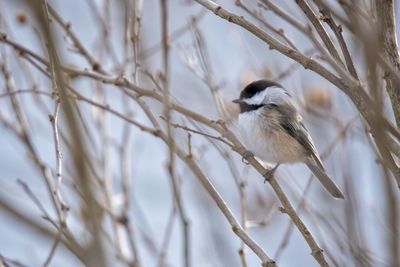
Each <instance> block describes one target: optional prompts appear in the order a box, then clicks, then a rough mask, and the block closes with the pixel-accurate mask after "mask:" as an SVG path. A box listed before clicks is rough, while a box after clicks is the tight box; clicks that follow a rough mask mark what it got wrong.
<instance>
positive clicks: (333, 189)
mask: <svg viewBox="0 0 400 267" xmlns="http://www.w3.org/2000/svg"><path fill="white" fill-rule="evenodd" d="M306 164H307V166H308V168H310V170H311V171H312V172H313V173H314V175H315V176H316V177H317V178H318V180H319V181H320V182H321V184H322V185H323V186H324V188H325V189H326V191H328V192H329V193H330V194H331V195H332V196H333V197H335V198H344V196H343V193H342V191H340V189H339V187H338V186H337V184H336V183H335V182H334V181H333V180H332V179H331V178H329V176H328V175H327V174H326V172H325V171H324V170H323V169H321V168H320V167H319V166H318V165H317V164H316V163H315V162H314V161H313V160H309V161H307V162H306Z"/></svg>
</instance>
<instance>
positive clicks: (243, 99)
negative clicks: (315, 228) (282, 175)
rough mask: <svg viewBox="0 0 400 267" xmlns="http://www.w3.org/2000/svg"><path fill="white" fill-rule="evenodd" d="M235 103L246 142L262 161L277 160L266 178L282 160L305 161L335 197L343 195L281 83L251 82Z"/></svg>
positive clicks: (266, 175)
mask: <svg viewBox="0 0 400 267" xmlns="http://www.w3.org/2000/svg"><path fill="white" fill-rule="evenodd" d="M233 102H234V103H237V104H239V106H240V114H239V118H238V124H239V128H240V133H241V135H242V141H243V142H244V144H245V145H246V146H247V148H248V149H249V151H250V152H251V153H253V154H254V155H255V156H256V157H258V158H260V159H261V160H264V161H267V162H271V163H276V165H275V167H274V168H272V169H271V170H269V171H268V172H267V173H266V174H265V177H266V179H268V178H270V177H271V176H272V174H273V173H274V171H275V170H276V168H277V167H278V166H279V164H281V163H295V162H304V163H305V164H306V165H307V166H308V167H309V168H310V170H311V171H312V172H313V173H314V175H315V176H316V177H317V178H318V179H319V181H320V182H321V184H322V185H323V186H324V187H325V189H326V190H327V191H328V192H329V193H330V194H331V195H332V196H334V197H336V198H344V196H343V193H342V192H341V191H340V189H339V187H338V186H337V185H336V183H335V182H334V181H332V179H331V178H329V176H328V175H327V174H326V172H325V169H324V166H323V165H322V162H321V159H320V157H319V155H318V153H317V151H316V149H315V146H314V143H313V140H312V139H311V136H310V134H309V133H308V131H307V129H306V128H305V126H304V124H303V118H302V117H301V115H300V114H299V113H298V111H297V109H296V107H295V105H294V103H293V100H292V97H291V96H290V95H289V93H288V92H287V91H286V90H285V89H283V88H282V86H281V85H279V84H277V83H275V82H272V81H266V80H259V81H255V82H252V83H250V84H249V85H247V86H246V87H245V88H244V89H243V91H242V92H241V93H240V98H239V99H237V100H234V101H233Z"/></svg>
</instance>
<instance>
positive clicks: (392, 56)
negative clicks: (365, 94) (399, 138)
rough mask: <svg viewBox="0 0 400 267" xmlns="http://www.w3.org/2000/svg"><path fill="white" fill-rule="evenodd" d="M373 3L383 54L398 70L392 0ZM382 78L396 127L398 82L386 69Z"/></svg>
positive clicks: (399, 101)
mask: <svg viewBox="0 0 400 267" xmlns="http://www.w3.org/2000/svg"><path fill="white" fill-rule="evenodd" d="M375 3H376V11H377V16H378V23H379V28H378V31H379V35H380V39H381V40H382V45H383V47H382V49H383V54H384V55H385V57H386V58H387V59H388V60H389V61H390V63H391V64H392V65H393V66H394V67H395V69H396V70H397V71H398V72H399V71H400V55H399V50H398V45H397V36H396V18H395V12H394V1H393V0H379V1H376V2H375ZM384 78H385V80H386V87H387V91H388V93H389V97H390V100H391V101H392V108H393V111H394V115H395V118H396V124H397V127H400V90H399V89H400V83H399V82H398V81H397V80H396V79H395V78H394V77H393V75H392V74H390V73H389V72H388V71H385V77H384Z"/></svg>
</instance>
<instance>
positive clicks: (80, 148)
mask: <svg viewBox="0 0 400 267" xmlns="http://www.w3.org/2000/svg"><path fill="white" fill-rule="evenodd" d="M29 4H30V6H31V8H32V10H33V11H34V13H35V14H36V16H37V18H38V21H39V24H40V26H41V29H42V32H43V35H44V38H45V41H46V48H47V53H48V56H49V59H50V60H49V62H50V77H51V82H52V85H53V89H54V91H55V92H57V93H59V95H60V100H61V106H62V109H63V111H64V114H65V118H66V123H67V126H68V129H69V133H70V134H71V136H72V140H74V142H75V145H74V146H73V149H72V151H71V152H72V158H73V163H74V167H75V170H76V174H75V175H76V177H77V178H76V180H77V183H78V184H79V185H80V189H81V192H82V193H83V200H84V204H83V207H84V211H85V212H86V213H87V214H88V215H89V216H88V217H87V218H88V220H87V221H85V223H86V226H87V228H88V231H89V232H90V233H91V238H92V240H91V242H90V245H89V247H88V251H89V252H92V253H96V257H93V256H92V255H91V254H92V253H88V254H87V255H86V256H85V260H84V261H85V264H87V265H97V266H99V267H101V266H105V265H106V262H107V261H106V256H105V253H104V248H103V244H102V237H101V221H102V218H101V216H99V215H98V214H97V213H96V211H98V210H99V205H98V203H97V201H96V200H95V196H94V194H93V189H92V186H91V181H90V175H89V172H88V166H87V164H86V163H85V158H86V157H85V154H86V150H85V145H84V142H83V138H82V134H81V129H80V127H79V124H78V118H77V114H76V109H75V108H74V105H73V103H71V99H69V98H68V94H67V92H66V91H67V89H66V85H67V83H66V81H65V80H64V75H63V74H62V67H61V62H60V59H59V57H58V53H57V49H56V44H55V42H54V39H53V33H52V29H51V26H50V19H49V11H48V6H47V1H46V0H42V1H41V2H40V6H38V5H37V3H36V1H32V0H30V1H29Z"/></svg>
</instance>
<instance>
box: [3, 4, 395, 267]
mask: <svg viewBox="0 0 400 267" xmlns="http://www.w3.org/2000/svg"><path fill="white" fill-rule="evenodd" d="M46 2H47V4H45V3H46ZM162 2H163V1H139V0H137V1H133V0H132V1H129V0H127V1H123V0H115V1H109V0H85V1H78V0H69V1H59V0H49V1H22V0H21V1H20V0H18V1H16V0H13V1H8V0H5V1H4V0H3V1H0V35H1V36H2V37H1V38H0V55H1V56H0V64H1V70H2V72H1V75H0V200H1V202H2V205H1V208H0V266H60V267H61V266H84V265H91V266H101V265H97V264H96V263H95V262H96V260H95V258H98V259H102V260H101V261H102V264H103V265H104V266H178V267H179V266H193V267H194V266H260V265H261V264H260V259H259V258H258V257H257V256H256V255H255V254H254V252H252V251H251V250H249V249H248V248H245V249H244V250H243V244H242V242H241V240H240V239H239V238H238V237H237V236H236V235H235V234H234V233H233V232H232V230H231V229H232V227H231V226H230V225H229V223H228V221H227V220H226V218H225V217H224V216H223V215H222V213H221V211H220V210H219V209H218V207H217V205H216V204H215V202H214V200H213V199H212V198H211V197H210V195H209V192H208V191H207V190H205V189H204V187H203V186H202V184H201V183H199V181H198V179H197V177H196V175H194V174H193V172H192V169H191V167H189V166H188V165H187V164H185V162H183V161H182V160H180V159H179V158H177V157H175V162H174V165H173V169H174V171H173V172H174V175H173V176H174V177H171V172H170V171H169V166H170V163H171V156H170V150H171V149H170V148H169V147H168V145H166V144H165V142H164V141H162V140H161V139H160V138H158V137H157V136H154V135H152V134H150V133H149V132H147V131H146V130H144V131H143V130H141V129H139V128H138V127H136V126H135V125H132V123H129V120H134V121H135V122H138V123H140V124H141V125H144V126H146V127H149V128H153V127H154V124H152V122H151V120H150V119H149V117H148V116H147V115H146V112H145V111H144V110H143V107H142V105H145V106H147V108H148V110H150V111H151V112H152V114H153V115H154V117H155V118H156V120H157V121H158V123H159V124H160V125H161V128H162V129H164V130H165V131H166V132H167V130H168V128H171V129H170V131H171V133H172V136H173V138H174V140H175V142H176V144H177V145H178V146H180V147H182V148H183V149H184V150H185V151H189V152H188V153H189V154H190V156H191V157H193V159H194V161H195V162H196V163H197V164H198V165H199V166H200V168H201V169H202V170H203V172H204V173H205V174H206V176H207V177H208V178H209V179H210V181H211V182H212V183H213V185H214V186H215V189H216V190H217V191H218V192H219V194H220V195H221V197H222V198H223V199H224V201H225V203H226V205H227V206H228V207H229V208H230V209H231V211H232V213H233V214H234V215H235V217H236V218H237V220H238V221H239V222H240V223H241V225H242V227H244V228H245V230H246V232H247V233H248V234H249V235H250V237H252V238H253V239H254V240H255V241H256V242H257V243H258V244H259V245H260V246H261V247H262V248H263V249H264V250H265V251H266V253H267V254H268V255H269V256H270V257H271V258H272V259H273V260H275V261H276V262H277V263H278V264H279V266H310V267H311V266H318V265H319V263H318V262H317V261H316V260H315V259H314V258H313V256H312V255H311V250H310V248H309V247H308V245H307V243H306V241H305V240H304V238H303V237H302V235H301V233H300V232H299V231H298V229H297V228H296V227H295V226H294V225H293V223H292V221H291V220H290V218H289V217H288V216H287V214H285V213H283V212H281V209H280V208H281V206H282V204H281V203H280V202H279V200H278V198H277V197H276V195H275V193H274V191H273V190H272V189H271V187H270V186H269V184H268V183H266V184H265V183H264V182H263V178H262V176H261V175H260V174H259V173H258V172H256V171H255V170H254V168H253V167H252V166H250V165H248V164H246V163H245V162H243V161H242V157H241V156H240V155H239V154H237V153H235V152H233V151H232V149H230V147H229V146H227V145H226V144H224V143H223V142H221V141H220V140H218V139H215V138H209V137H207V136H205V135H204V134H202V133H206V134H209V135H212V136H220V134H219V133H218V132H216V131H214V130H213V129H210V128H208V127H207V126H205V125H200V124H199V123H197V122H196V123H194V122H193V121H192V120H191V118H188V117H187V116H184V115H182V114H179V113H178V112H175V111H173V112H170V113H168V112H167V113H166V112H165V109H164V104H163V103H162V102H160V101H157V100H155V99H154V98H152V97H141V96H140V97H139V96H134V97H132V95H129V94H128V93H127V92H126V91H127V90H126V89H123V88H122V87H121V86H118V84H117V85H115V84H112V83H113V82H104V81H103V82H102V79H103V78H104V77H110V78H113V79H117V78H118V77H125V78H126V79H127V80H129V81H130V82H131V83H132V84H134V85H137V86H139V87H141V88H146V89H152V90H154V91H155V92H158V93H159V94H161V95H163V92H165V91H166V90H167V89H166V88H167V87H168V88H169V95H170V99H171V101H174V102H176V103H178V104H179V105H181V106H183V107H185V108H187V109H189V110H191V111H193V112H196V113H199V114H201V115H203V116H204V117H206V118H208V119H210V120H220V119H223V120H225V121H226V122H227V123H228V126H229V127H230V129H231V130H232V131H233V132H234V133H236V127H235V118H236V116H237V112H238V111H237V107H235V106H234V105H232V104H231V100H232V99H234V98H237V97H238V95H239V93H240V91H241V89H242V88H243V87H244V86H245V85H246V84H248V83H249V82H251V81H253V80H256V79H271V80H275V81H277V82H279V83H280V84H282V85H283V87H285V88H286V89H287V90H288V91H289V92H290V93H291V95H292V96H293V97H294V98H295V100H296V103H297V104H298V106H299V109H300V112H301V114H302V115H303V117H304V120H305V125H306V127H307V128H308V129H309V131H310V133H311V136H312V137H313V139H314V141H315V144H316V147H317V150H318V151H319V153H320V154H321V155H322V158H323V162H324V164H325V167H326V170H327V172H328V174H329V175H330V176H331V177H333V179H334V180H335V181H336V182H337V184H338V185H339V186H340V187H341V188H342V190H343V191H344V192H345V196H346V199H345V200H336V199H333V198H332V197H331V196H330V195H329V194H328V193H327V192H326V191H324V190H323V188H322V187H321V186H320V184H319V183H318V182H315V179H313V178H312V176H311V174H310V172H309V170H308V169H307V168H306V167H305V165H303V164H294V165H283V166H281V167H280V168H279V169H278V171H277V173H276V179H277V181H278V182H279V183H280V185H281V186H282V188H283V190H284V192H285V194H286V195H287V197H288V198H289V200H290V201H291V203H292V205H293V207H294V209H295V210H296V212H297V214H298V215H299V216H300V218H301V219H302V220H303V222H304V223H305V225H306V226H307V227H308V229H309V231H310V232H311V234H312V235H313V237H314V238H315V240H316V241H317V243H318V245H319V246H320V248H321V249H323V251H324V254H325V257H326V259H327V262H328V263H329V266H346V267H347V266H396V265H395V263H396V262H397V263H398V260H395V259H394V258H393V257H396V253H394V252H393V242H392V240H393V239H394V240H395V242H398V239H399V233H398V232H394V233H393V231H392V230H393V229H397V228H396V227H394V228H393V227H392V226H391V223H393V222H398V220H396V219H394V218H393V216H398V215H397V214H398V212H399V208H398V205H397V204H396V203H398V200H399V193H398V190H394V194H392V195H391V196H393V197H392V198H389V197H388V187H387V183H389V184H390V186H391V187H393V188H396V185H395V183H394V179H393V178H392V176H391V175H390V174H388V173H387V169H385V168H383V167H382V164H381V163H380V160H379V157H378V156H377V152H376V151H377V150H376V146H375V145H374V144H373V142H371V138H370V136H369V132H368V130H367V127H366V122H365V121H364V119H363V118H362V117H361V116H360V113H359V111H358V110H357V108H356V107H355V106H354V104H353V103H352V101H351V100H349V97H348V96H347V95H346V94H344V93H343V92H342V91H341V90H339V89H338V88H337V87H335V86H334V85H332V84H331V83H330V82H329V81H327V80H326V79H324V78H323V77H321V76H320V75H318V74H316V73H315V72H313V71H312V70H306V69H305V68H303V67H302V66H301V65H300V64H298V63H297V62H295V61H293V60H292V59H290V58H288V57H287V56H285V55H282V54H281V53H279V52H277V51H276V50H271V49H269V47H268V45H267V44H266V43H264V42H263V41H262V40H260V39H258V38H257V37H256V36H254V35H253V34H251V33H250V32H248V31H246V30H245V29H243V28H242V27H239V26H237V25H235V24H233V23H229V22H228V21H226V20H223V19H221V18H219V17H217V16H216V15H215V14H213V13H212V12H210V11H209V10H206V9H205V8H204V7H203V6H201V5H200V4H199V3H197V2H195V1H187V0H170V1H165V6H164V11H165V13H164V15H163V5H162ZM206 2H207V1H206ZM271 2H272V3H273V5H275V6H277V7H279V8H280V9H281V10H283V11H284V12H285V13H287V14H289V15H290V17H292V18H293V19H295V20H296V21H298V22H300V23H301V24H302V25H304V27H306V26H307V25H311V24H310V22H309V21H308V20H307V17H306V16H305V15H304V13H303V12H302V10H301V9H300V8H299V6H298V5H297V4H296V3H295V2H294V1H286V0H284V1H242V2H241V1H236V2H235V1H233V0H232V1H218V4H220V5H221V6H222V7H223V8H224V9H226V10H229V11H230V12H233V13H235V14H238V15H240V16H244V17H245V18H246V19H248V20H249V21H251V22H252V23H254V24H255V25H256V26H257V27H259V28H260V29H263V30H264V31H266V32H268V33H269V34H271V36H273V37H274V38H276V39H277V40H279V41H281V42H283V43H286V44H287V45H288V46H291V45H290V44H292V45H293V46H295V47H296V49H297V50H298V51H301V52H302V53H303V54H304V55H306V56H307V57H310V58H313V59H315V60H317V61H321V62H322V64H323V65H324V66H326V68H327V69H329V70H331V71H333V72H335V70H334V69H333V68H332V67H331V66H330V65H329V64H328V63H327V62H325V61H324V59H323V56H322V55H321V51H320V50H319V49H318V47H316V45H315V43H313V42H312V41H310V40H312V38H310V36H307V35H305V34H304V32H301V31H299V30H298V29H296V27H294V26H293V24H291V23H289V22H288V21H287V20H285V19H283V18H282V17H280V16H279V15H277V13H275V12H273V11H272V10H271V7H270V6H269V4H268V3H271ZM309 2H311V3H310V5H311V7H312V8H313V9H314V10H315V12H316V13H317V12H318V8H316V5H315V4H314V1H309ZM316 2H320V1H316ZM322 2H324V3H326V4H328V5H329V6H330V7H332V9H333V10H335V12H337V13H335V14H337V16H342V17H345V16H347V15H348V13H346V9H345V8H343V7H342V6H340V4H338V3H337V2H336V1H334V0H332V1H322ZM338 2H340V1H338ZM345 2H346V1H345ZM355 2H357V3H354V5H358V8H359V9H361V10H363V12H365V14H367V15H368V14H371V17H372V18H373V17H374V15H373V14H374V3H373V2H374V1H361V0H360V1H355ZM397 6H398V3H397V2H396V6H395V10H396V11H398V9H397ZM46 7H47V9H46ZM38 10H47V12H48V13H47V14H48V15H49V21H50V22H48V25H50V28H51V32H52V34H51V36H50V38H52V41H53V43H54V46H55V47H56V50H57V53H58V56H59V58H60V62H61V64H63V66H66V67H67V68H71V69H74V70H80V71H82V72H85V73H83V74H82V73H78V72H73V71H69V72H68V71H66V74H65V75H64V74H63V75H62V76H63V77H62V78H61V79H64V81H65V82H66V83H67V84H68V86H70V87H71V88H73V90H74V91H75V92H76V93H77V94H79V96H80V97H77V95H74V97H71V99H73V101H71V103H72V106H73V109H74V110H75V112H74V114H75V115H76V116H75V118H76V119H77V121H78V122H77V125H78V126H79V129H80V138H81V143H79V142H77V139H76V136H77V135H74V132H72V131H71V130H70V128H71V126H70V124H68V123H67V121H68V118H69V117H73V116H72V115H71V114H66V110H68V109H65V108H63V104H62V103H61V105H60V101H59V99H60V98H62V94H61V93H58V91H57V89H56V88H57V86H55V85H54V81H53V82H52V79H50V78H49V77H48V74H49V73H50V75H52V74H51V73H52V71H51V69H52V68H51V66H50V65H51V64H50V65H46V64H45V63H43V62H41V60H40V59H38V58H35V56H32V54H30V53H29V51H31V52H33V54H34V55H38V56H39V57H40V58H42V59H45V60H47V61H50V58H49V57H48V49H49V47H51V44H50V41H49V40H50V39H46V38H49V36H46V35H45V29H46V27H45V26H43V25H44V24H46V23H43V22H42V21H41V20H40V15H38V14H40V12H41V11H38ZM165 14H167V16H165ZM347 18H348V17H347ZM338 21H339V20H338ZM338 23H339V24H340V21H339V22H338ZM325 27H326V28H327V29H328V27H327V26H325ZM313 34H315V32H314V33H313ZM165 35H167V36H168V39H167V41H165V40H164V41H163V36H165ZM329 35H331V36H333V33H332V32H329ZM5 36H6V37H5ZM343 36H344V38H345V40H346V41H347V45H348V49H349V51H350V54H351V56H352V57H353V61H354V64H355V66H356V68H357V70H358V74H359V77H360V80H361V81H365V80H367V79H368V78H369V77H368V73H369V72H368V70H367V69H366V64H365V62H366V59H365V58H366V57H367V56H366V54H365V53H364V51H363V49H360V42H361V41H360V40H359V39H357V38H356V37H354V35H353V34H352V33H351V32H350V31H348V30H347V28H346V27H344V28H343ZM285 38H287V39H285ZM318 40H319V39H318ZM18 45H19V46H20V47H19V46H18ZM27 51H28V52H27ZM166 63H167V66H168V67H167V68H166ZM88 73H95V74H98V76H96V77H94V78H93V77H90V75H88ZM74 94H75V93H74ZM164 96H165V95H164ZM136 98H138V99H139V100H138V101H136V100H137V99H136ZM82 99H83V100H82ZM61 102H62V100H61ZM139 103H141V104H139ZM383 103H384V105H383V112H384V113H385V115H386V116H387V118H388V119H389V120H390V121H392V122H394V121H395V120H394V115H393V111H392V108H391V102H390V99H389V97H388V95H387V94H386V93H384V96H383ZM59 109H61V110H59ZM110 110H112V111H111V112H110ZM116 113H118V114H120V115H123V116H120V115H116ZM165 115H170V118H166V117H165ZM54 118H57V119H58V120H57V121H56V122H57V123H56V128H57V129H58V137H59V140H58V141H59V142H58V143H59V148H60V152H61V155H62V156H61V157H60V156H57V153H58V152H57V151H58V150H57V151H56V146H57V142H56V140H55V128H54V125H55V124H54ZM127 118H128V119H127ZM168 119H170V122H171V123H173V124H174V125H175V126H176V127H175V126H174V127H173V126H170V127H167V126H166V123H165V122H166V120H168ZM184 126H186V127H188V128H191V129H197V130H196V131H199V132H201V133H200V134H199V133H196V132H195V131H188V130H187V129H185V128H184ZM75 134H76V133H75ZM79 144H82V147H77V146H79ZM80 150H81V151H82V152H81V153H82V155H85V156H86V157H87V159H88V160H87V162H89V163H87V166H90V167H87V169H88V170H89V171H88V173H89V174H88V177H90V179H89V180H88V183H87V184H88V185H89V187H90V190H88V191H87V192H89V193H88V194H90V195H91V197H92V198H91V199H93V200H95V201H94V203H95V204H93V205H92V206H91V205H89V204H85V203H86V202H85V199H86V198H85V197H86V196H85V192H86V191H85V190H86V189H82V183H80V182H79V179H80V174H81V173H80V172H79V169H77V167H76V166H77V165H76V162H75V160H76V157H77V156H76V154H75V153H77V151H80ZM82 157H83V156H82ZM396 159H397V158H396ZM85 162H86V160H85ZM60 168H61V169H62V175H58V174H59V170H60ZM386 176H389V177H390V179H386V178H385V177H386ZM60 177H61V178H62V182H61V183H58V178H60ZM81 178H82V177H81ZM173 180H174V181H175V182H176V183H173V182H172V181H173ZM57 186H59V191H58V192H56V193H54V194H53V193H52V192H53V191H54V190H57V188H58V187H57ZM176 189H178V191H179V195H180V198H179V203H178V201H177V199H176V197H174V196H176V195H177V193H176V191H174V190H176ZM61 200H62V201H61ZM55 202H57V203H56V204H55ZM5 203H8V204H9V206H7V205H6V204H5ZM57 205H58V207H57ZM6 207H8V208H6ZM93 207H96V209H93ZM21 214H22V215H23V216H21ZM90 216H91V217H90ZM89 217H90V218H89ZM88 222H93V225H97V226H100V228H99V229H97V228H96V227H94V229H97V230H95V231H91V230H88V229H89V228H90V226H88ZM63 224H66V225H67V226H66V228H67V229H68V231H67V232H68V233H66V234H65V233H64V234H59V235H60V236H65V238H61V237H59V236H58V234H57V233H58V231H57V229H59V227H60V225H63ZM57 225H58V226H57ZM185 226H187V227H185ZM38 229H41V230H38ZM185 229H186V231H185ZM68 235H70V236H72V237H73V238H72V239H73V240H75V242H76V243H77V244H79V246H78V247H79V248H80V249H75V250H74V249H71V247H74V245H73V244H72V243H68V237H67V236H68ZM96 238H97V239H96ZM64 239H66V240H67V241H66V242H64V241H63V240H64ZM96 240H97V241H96ZM96 242H99V243H98V244H97V245H96V244H95V243H96ZM66 244H69V245H66ZM100 244H101V245H100ZM77 250H78V251H79V250H80V251H81V252H82V251H83V254H86V256H87V257H89V258H93V259H94V260H93V261H91V260H89V261H86V263H85V261H84V260H82V258H80V257H79V256H77V254H79V253H76V251H77ZM243 251H244V252H243ZM239 252H243V253H242V254H240V253H239ZM243 254H244V256H241V255H243ZM99 255H101V256H99ZM398 256H399V255H398V254H397V257H398ZM98 259H97V260H98ZM1 262H2V263H1Z"/></svg>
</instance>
